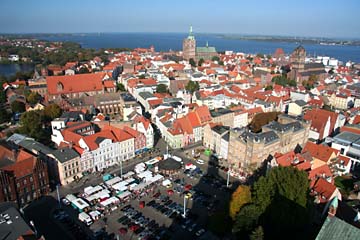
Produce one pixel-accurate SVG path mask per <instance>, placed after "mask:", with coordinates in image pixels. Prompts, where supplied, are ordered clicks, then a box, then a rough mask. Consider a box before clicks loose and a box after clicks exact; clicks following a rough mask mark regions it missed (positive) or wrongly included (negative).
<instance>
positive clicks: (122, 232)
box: [119, 228, 127, 235]
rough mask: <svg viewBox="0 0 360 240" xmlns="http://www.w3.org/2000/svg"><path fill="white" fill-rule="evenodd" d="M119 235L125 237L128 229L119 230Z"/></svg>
mask: <svg viewBox="0 0 360 240" xmlns="http://www.w3.org/2000/svg"><path fill="white" fill-rule="evenodd" d="M119 233H120V234H121V235H125V234H126V233H127V229H126V228H120V229H119Z"/></svg>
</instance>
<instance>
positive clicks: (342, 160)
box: [338, 155, 350, 166]
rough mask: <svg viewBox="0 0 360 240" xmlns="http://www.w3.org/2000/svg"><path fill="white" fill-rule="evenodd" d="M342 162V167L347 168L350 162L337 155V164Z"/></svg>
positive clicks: (344, 157)
mask: <svg viewBox="0 0 360 240" xmlns="http://www.w3.org/2000/svg"><path fill="white" fill-rule="evenodd" d="M341 162H343V164H344V166H347V165H348V164H349V162H350V158H348V157H346V156H342V155H339V156H338V163H341Z"/></svg>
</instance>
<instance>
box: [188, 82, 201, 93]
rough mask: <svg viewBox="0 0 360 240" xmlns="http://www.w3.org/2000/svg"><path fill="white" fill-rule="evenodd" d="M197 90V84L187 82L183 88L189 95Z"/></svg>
mask: <svg viewBox="0 0 360 240" xmlns="http://www.w3.org/2000/svg"><path fill="white" fill-rule="evenodd" d="M199 88H200V86H199V83H198V82H194V81H189V82H188V83H187V84H186V86H185V89H186V90H187V91H189V92H191V93H193V92H195V91H197V90H199Z"/></svg>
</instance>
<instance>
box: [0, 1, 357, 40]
mask: <svg viewBox="0 0 360 240" xmlns="http://www.w3.org/2000/svg"><path fill="white" fill-rule="evenodd" d="M219 5H221V7H220V6H219ZM0 6H1V8H2V9H3V14H2V15H1V16H0V32H1V33H93V32H156V33H171V32H186V31H187V30H188V28H189V26H190V25H193V26H194V31H195V32H196V33H225V34H242V35H271V36H273V35H277V36H297V37H329V38H360V26H359V23H358V21H356V12H357V10H358V9H360V2H358V1H352V0H348V1H346V2H345V3H342V4H339V3H338V2H335V1H316V2H311V1H308V0H305V1H302V2H301V3H297V2H289V3H287V4H286V5H284V3H283V2H282V1H277V0H276V1H272V2H271V3H269V2H267V1H262V2H259V1H257V2H256V3H248V2H246V3H245V2H238V1H232V0H230V1H226V2H225V3H223V2H221V3H217V2H208V1H196V2H194V3H193V2H190V1H181V2H174V3H171V6H169V5H168V4H167V2H166V1H163V0H159V1H156V2H147V1H137V2H135V3H130V2H116V1H110V2H107V3H106V6H104V3H101V2H95V1H90V2H89V1H88V2H86V3H85V2H84V1H77V2H75V3H72V5H71V6H70V5H62V6H59V5H57V4H56V3H55V2H52V1H43V0H41V1H37V2H36V3H33V2H31V3H28V2H22V1H19V0H18V1H11V2H10V1H6V2H2V3H0ZM173 10H176V11H173ZM45 20H46V21H45ZM294 26H296V27H294Z"/></svg>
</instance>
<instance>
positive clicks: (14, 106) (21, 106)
mask: <svg viewBox="0 0 360 240" xmlns="http://www.w3.org/2000/svg"><path fill="white" fill-rule="evenodd" d="M11 111H12V112H13V113H22V112H25V103H23V102H19V101H13V102H12V103H11Z"/></svg>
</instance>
